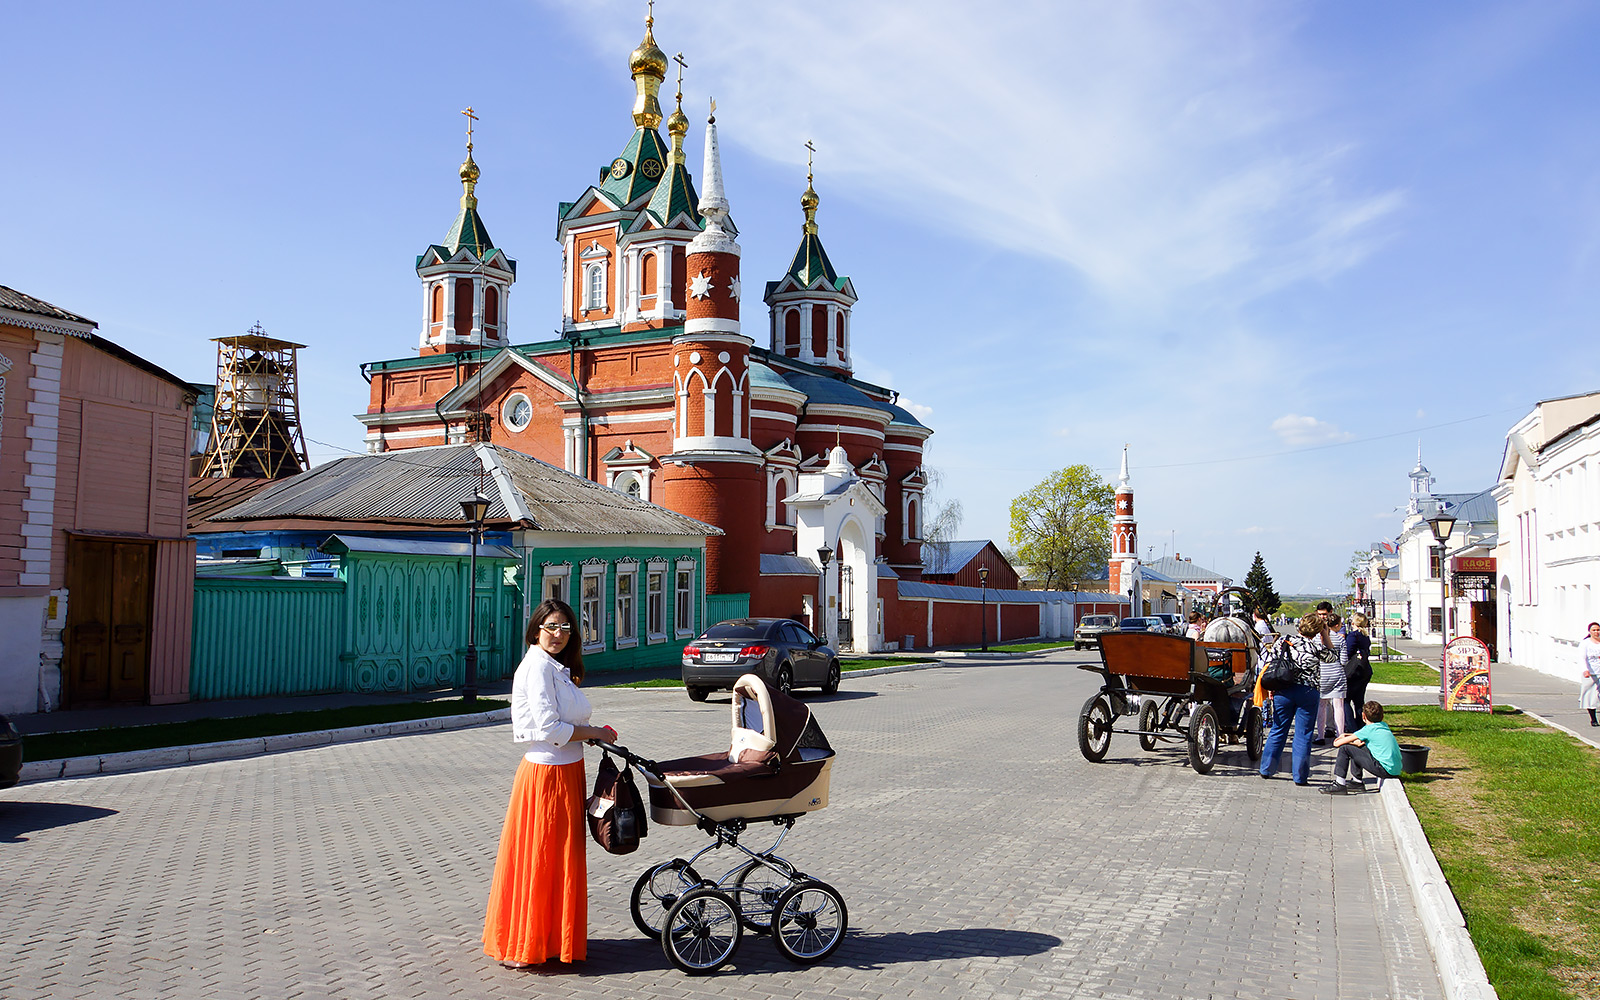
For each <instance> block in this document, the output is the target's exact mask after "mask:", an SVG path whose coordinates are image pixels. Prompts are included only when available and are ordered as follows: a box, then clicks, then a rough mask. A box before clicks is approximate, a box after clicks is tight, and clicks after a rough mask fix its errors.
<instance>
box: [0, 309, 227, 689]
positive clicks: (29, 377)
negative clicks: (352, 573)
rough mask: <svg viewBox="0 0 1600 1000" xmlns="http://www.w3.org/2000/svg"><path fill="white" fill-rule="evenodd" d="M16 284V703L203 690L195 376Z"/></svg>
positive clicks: (9, 582) (4, 582) (8, 540)
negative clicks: (194, 657) (196, 667)
mask: <svg viewBox="0 0 1600 1000" xmlns="http://www.w3.org/2000/svg"><path fill="white" fill-rule="evenodd" d="M95 328H96V324H95V323H94V322H93V321H91V320H88V319H85V318H84V317H82V316H78V315H75V314H73V313H70V312H68V311H66V310H65V309H61V308H59V307H57V306H53V305H51V304H50V303H48V302H44V301H42V300H40V299H36V298H33V297H32V296H30V295H25V294H23V293H21V292H17V291H14V290H13V289H10V288H6V287H5V286H3V285H0V637H3V641H0V712H4V713H12V714H21V713H27V712H35V711H51V710H53V709H56V708H62V707H83V706H89V705H99V704H107V703H116V702H133V703H141V704H161V703H166V702H174V701H185V700H187V699H188V696H189V646H190V614H191V610H192V607H193V600H194V542H193V540H192V539H188V538H186V537H185V536H186V535H187V529H186V523H185V522H186V514H187V503H188V500H187V487H188V459H189V437H190V420H191V412H192V409H193V407H194V401H195V391H194V388H193V387H192V386H190V385H189V384H188V383H186V382H184V381H183V380H182V379H180V378H178V377H177V376H176V375H173V374H171V373H170V372H167V371H164V370H162V369H161V368H159V367H157V366H155V365H153V364H151V363H150V362H148V361H146V360H144V359H143V358H140V357H138V356H137V355H134V354H131V353H129V352H128V351H126V350H124V349H122V348H120V347H118V346H117V345H115V344H113V343H111V342H110V341H108V340H106V339H105V338H104V337H101V336H99V335H98V334H96V333H95Z"/></svg>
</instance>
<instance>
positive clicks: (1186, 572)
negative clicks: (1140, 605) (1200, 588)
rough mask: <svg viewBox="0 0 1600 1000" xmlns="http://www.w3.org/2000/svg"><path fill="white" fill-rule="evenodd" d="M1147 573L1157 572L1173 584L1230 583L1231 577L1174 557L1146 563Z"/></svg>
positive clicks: (1163, 557)
mask: <svg viewBox="0 0 1600 1000" xmlns="http://www.w3.org/2000/svg"><path fill="white" fill-rule="evenodd" d="M1143 565H1144V568H1145V570H1146V572H1148V571H1150V570H1155V571H1156V572H1157V573H1160V574H1161V575H1162V576H1163V577H1165V578H1166V581H1170V582H1173V583H1189V582H1191V581H1193V582H1196V583H1209V582H1211V581H1228V580H1231V579H1232V578H1231V577H1227V576H1223V575H1222V574H1221V573H1215V572H1212V571H1211V570H1209V569H1206V568H1205V567H1204V566H1201V565H1199V564H1198V563H1196V562H1194V561H1193V560H1189V559H1175V558H1173V557H1172V556H1162V557H1161V558H1160V559H1156V560H1153V561H1151V562H1147V563H1144V564H1143Z"/></svg>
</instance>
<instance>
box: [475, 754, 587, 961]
mask: <svg viewBox="0 0 1600 1000" xmlns="http://www.w3.org/2000/svg"><path fill="white" fill-rule="evenodd" d="M584 785H585V782H584V776H583V761H581V760H578V761H573V762H572V763H571V764H534V763H530V762H529V761H528V760H527V758H523V761H522V763H521V764H520V765H519V766H518V767H517V776H516V779H515V780H514V781H513V782H512V785H511V804H510V805H509V806H507V807H506V823H505V827H504V829H502V830H501V831H500V855H499V857H498V858H497V859H496V861H495V864H494V882H493V883H492V884H491V885H490V887H489V913H488V915H487V916H486V917H485V918H484V921H483V950H484V952H485V953H486V954H488V955H489V956H490V957H491V958H494V959H498V960H499V961H502V962H531V963H533V964H535V965H537V964H539V963H541V962H545V961H548V960H550V959H552V958H559V959H561V961H563V962H579V961H582V960H583V959H584V958H585V956H586V955H587V954H588V948H589V905H588V904H589V870H588V865H587V861H586V859H585V857H584V851H585V849H586V847H587V846H588V843H587V838H586V835H585V832H584V818H583V815H584V809H585V807H586V803H587V800H588V796H587V795H585V794H584Z"/></svg>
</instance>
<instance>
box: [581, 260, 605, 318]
mask: <svg viewBox="0 0 1600 1000" xmlns="http://www.w3.org/2000/svg"><path fill="white" fill-rule="evenodd" d="M583 287H584V293H583V307H584V308H585V309H604V308H605V307H606V269H605V267H604V266H603V265H600V264H590V265H589V266H588V267H586V268H584V271H583Z"/></svg>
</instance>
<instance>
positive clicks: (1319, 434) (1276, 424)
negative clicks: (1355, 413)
mask: <svg viewBox="0 0 1600 1000" xmlns="http://www.w3.org/2000/svg"><path fill="white" fill-rule="evenodd" d="M1272 430H1273V432H1274V433H1275V434H1277V435H1278V437H1279V438H1281V439H1282V440H1283V443H1284V444H1286V445H1289V446H1291V447H1295V448H1301V447H1305V446H1308V445H1318V444H1337V443H1338V442H1341V441H1350V440H1353V439H1354V438H1355V435H1354V434H1351V433H1350V432H1349V431H1344V430H1340V429H1339V427H1338V425H1336V424H1330V423H1328V422H1327V421H1325V420H1318V419H1317V418H1316V417H1303V416H1300V415H1299V414H1297V413H1286V414H1284V415H1283V416H1281V417H1279V418H1278V419H1276V420H1274V421H1273V422H1272Z"/></svg>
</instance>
